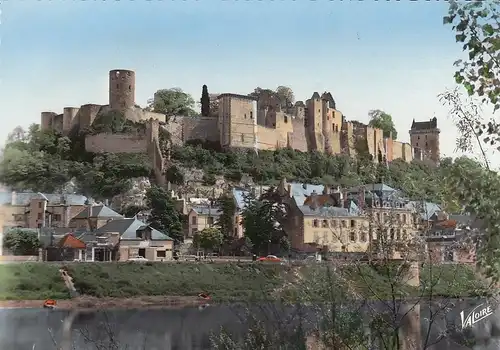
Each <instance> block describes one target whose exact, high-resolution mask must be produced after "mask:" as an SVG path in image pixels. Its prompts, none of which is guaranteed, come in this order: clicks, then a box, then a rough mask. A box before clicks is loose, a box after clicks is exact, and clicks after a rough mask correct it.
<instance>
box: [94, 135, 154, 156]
mask: <svg viewBox="0 0 500 350" xmlns="http://www.w3.org/2000/svg"><path fill="white" fill-rule="evenodd" d="M147 148H148V142H147V139H146V136H144V135H143V136H141V135H124V134H97V135H89V136H87V137H85V150H86V151H87V152H92V153H145V152H147Z"/></svg>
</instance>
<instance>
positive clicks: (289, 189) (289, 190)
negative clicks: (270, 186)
mask: <svg viewBox="0 0 500 350" xmlns="http://www.w3.org/2000/svg"><path fill="white" fill-rule="evenodd" d="M286 187H287V188H286V189H287V191H288V196H289V197H290V198H292V196H293V195H292V185H290V184H288V185H287V186H286Z"/></svg>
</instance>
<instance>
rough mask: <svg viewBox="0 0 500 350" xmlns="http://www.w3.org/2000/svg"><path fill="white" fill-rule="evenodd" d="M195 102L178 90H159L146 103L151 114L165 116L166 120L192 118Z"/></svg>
mask: <svg viewBox="0 0 500 350" xmlns="http://www.w3.org/2000/svg"><path fill="white" fill-rule="evenodd" d="M194 106H195V102H194V99H193V98H192V97H191V95H189V94H188V93H186V92H184V91H182V89H180V88H171V89H161V90H158V91H156V92H155V94H154V97H153V98H152V99H150V100H149V101H148V108H149V109H151V110H152V111H153V112H156V113H162V114H165V116H166V117H167V118H169V117H173V116H194V115H195V114H196V112H195V111H194Z"/></svg>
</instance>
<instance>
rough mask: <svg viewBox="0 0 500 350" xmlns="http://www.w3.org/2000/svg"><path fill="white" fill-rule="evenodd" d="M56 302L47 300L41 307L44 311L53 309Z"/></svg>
mask: <svg viewBox="0 0 500 350" xmlns="http://www.w3.org/2000/svg"><path fill="white" fill-rule="evenodd" d="M56 304H57V302H56V301H55V300H54V299H47V300H45V302H44V303H43V307H44V308H46V309H54V308H55V307H56Z"/></svg>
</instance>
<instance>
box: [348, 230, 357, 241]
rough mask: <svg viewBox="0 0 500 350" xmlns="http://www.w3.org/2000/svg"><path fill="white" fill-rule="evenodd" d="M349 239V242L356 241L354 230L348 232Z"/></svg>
mask: <svg viewBox="0 0 500 350" xmlns="http://www.w3.org/2000/svg"><path fill="white" fill-rule="evenodd" d="M349 239H350V240H351V242H356V233H355V232H351V233H349Z"/></svg>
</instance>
